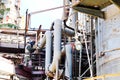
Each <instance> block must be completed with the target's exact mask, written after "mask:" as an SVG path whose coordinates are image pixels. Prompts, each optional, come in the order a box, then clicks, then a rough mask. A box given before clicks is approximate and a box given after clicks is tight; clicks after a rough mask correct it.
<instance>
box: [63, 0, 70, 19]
mask: <svg viewBox="0 0 120 80" xmlns="http://www.w3.org/2000/svg"><path fill="white" fill-rule="evenodd" d="M69 4H70V1H69V0H63V5H64V8H63V15H62V20H65V21H67V19H68V16H69V11H70V9H69V6H67V7H66V5H69Z"/></svg>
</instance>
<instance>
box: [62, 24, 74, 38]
mask: <svg viewBox="0 0 120 80" xmlns="http://www.w3.org/2000/svg"><path fill="white" fill-rule="evenodd" d="M62 33H63V34H65V35H67V36H70V37H72V36H74V35H75V31H74V30H72V29H70V28H67V27H66V25H64V24H63V25H62Z"/></svg>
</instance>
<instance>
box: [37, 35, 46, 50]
mask: <svg viewBox="0 0 120 80" xmlns="http://www.w3.org/2000/svg"><path fill="white" fill-rule="evenodd" d="M45 43H46V35H44V36H43V38H42V39H40V41H39V42H38V45H37V46H38V47H39V49H42V48H43V47H44V46H45Z"/></svg>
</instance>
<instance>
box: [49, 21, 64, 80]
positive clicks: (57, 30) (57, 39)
mask: <svg viewBox="0 0 120 80" xmlns="http://www.w3.org/2000/svg"><path fill="white" fill-rule="evenodd" d="M61 31H62V21H61V20H56V21H55V24H54V56H53V61H52V64H51V65H50V67H49V70H50V71H51V72H55V71H56V77H55V79H56V80H57V79H58V67H59V65H58V64H59V60H60V55H61V54H60V53H61Z"/></svg>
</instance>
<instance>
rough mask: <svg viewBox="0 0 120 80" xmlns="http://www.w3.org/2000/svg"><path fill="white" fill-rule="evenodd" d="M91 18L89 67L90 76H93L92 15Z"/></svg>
mask: <svg viewBox="0 0 120 80" xmlns="http://www.w3.org/2000/svg"><path fill="white" fill-rule="evenodd" d="M90 18H91V34H90V41H91V42H90V48H91V49H90V53H91V69H92V74H91V75H92V76H93V16H91V17H90Z"/></svg>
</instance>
